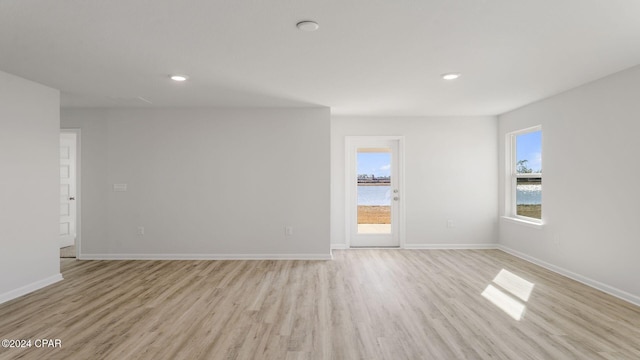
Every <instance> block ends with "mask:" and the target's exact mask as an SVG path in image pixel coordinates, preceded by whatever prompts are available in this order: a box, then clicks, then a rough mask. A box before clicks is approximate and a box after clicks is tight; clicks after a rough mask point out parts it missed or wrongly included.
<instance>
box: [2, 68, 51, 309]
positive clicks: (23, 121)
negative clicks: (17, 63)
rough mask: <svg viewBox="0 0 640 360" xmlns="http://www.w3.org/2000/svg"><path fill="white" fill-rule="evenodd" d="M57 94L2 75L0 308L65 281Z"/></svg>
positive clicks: (45, 88)
mask: <svg viewBox="0 0 640 360" xmlns="http://www.w3.org/2000/svg"><path fill="white" fill-rule="evenodd" d="M59 108H60V94H59V92H58V91H57V90H54V89H51V88H48V87H45V86H42V85H39V84H36V83H34V82H31V81H28V80H24V79H21V78H19V77H16V76H13V75H10V74H7V73H4V72H1V71H0V169H2V173H1V175H0V204H1V205H0V229H1V230H0V248H1V249H2V250H1V251H0V274H1V275H2V276H0V303H1V302H4V301H7V300H10V299H12V298H15V297H18V296H20V295H23V294H25V293H27V292H30V291H33V290H36V289H38V288H40V287H43V286H46V285H49V284H51V283H53V282H56V281H58V280H61V279H62V277H61V276H60V263H59V260H58V258H59V239H58V229H59V225H58V224H59V220H60V203H59V196H60V185H59V182H60V170H59V153H60V150H59V141H60V140H59V139H60V137H59V133H60V130H59V127H60V111H59Z"/></svg>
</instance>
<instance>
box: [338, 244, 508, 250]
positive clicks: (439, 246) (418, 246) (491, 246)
mask: <svg viewBox="0 0 640 360" xmlns="http://www.w3.org/2000/svg"><path fill="white" fill-rule="evenodd" d="M497 248H498V244H405V245H404V247H403V248H402V249H407V250H452V249H467V250H478V249H480V250H482V249H497ZM344 249H350V248H349V247H347V245H346V244H331V250H344ZM359 249H362V248H359ZM389 249H395V248H389Z"/></svg>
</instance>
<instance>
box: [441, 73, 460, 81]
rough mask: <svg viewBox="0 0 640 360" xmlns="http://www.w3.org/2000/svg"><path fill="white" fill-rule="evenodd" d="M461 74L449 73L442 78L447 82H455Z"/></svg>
mask: <svg viewBox="0 0 640 360" xmlns="http://www.w3.org/2000/svg"><path fill="white" fill-rule="evenodd" d="M460 75H462V74H460V73H447V74H442V78H443V79H445V80H455V79H457V78H459V77H460Z"/></svg>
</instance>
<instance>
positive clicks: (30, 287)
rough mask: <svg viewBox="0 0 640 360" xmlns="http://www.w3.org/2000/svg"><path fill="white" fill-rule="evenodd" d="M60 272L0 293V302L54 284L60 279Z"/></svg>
mask: <svg viewBox="0 0 640 360" xmlns="http://www.w3.org/2000/svg"><path fill="white" fill-rule="evenodd" d="M62 279H63V278H62V274H56V275H53V276H49V277H48V278H44V279H42V280H38V281H36V282H33V283H31V284H28V285H25V286H22V287H19V288H17V289H14V290H11V291H8V292H6V293H4V294H0V304H2V303H5V302H7V301H10V300H13V299H16V298H19V297H20V296H22V295H26V294H28V293H31V292H34V291H36V290H39V289H42V288H43V287H46V286H49V285H51V284H55V283H57V282H58V281H60V280H62Z"/></svg>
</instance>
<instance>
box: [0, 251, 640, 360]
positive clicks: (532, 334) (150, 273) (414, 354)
mask: <svg viewBox="0 0 640 360" xmlns="http://www.w3.org/2000/svg"><path fill="white" fill-rule="evenodd" d="M334 257H335V259H334V260H333V261H76V260H73V259H63V262H62V271H63V276H64V278H65V280H64V281H62V282H59V283H57V284H54V285H52V286H49V287H47V288H45V289H42V290H39V291H36V292H34V293H32V294H29V295H26V296H24V297H21V298H19V299H15V300H13V301H11V302H8V303H5V304H2V305H0V338H2V339H5V338H7V339H41V338H47V339H61V341H62V348H61V349H59V348H53V349H50V348H44V349H43V348H34V347H32V348H27V349H6V348H0V359H118V360H122V359H285V360H286V359H393V360H402V359H517V360H520V359H581V360H584V359H640V307H638V306H635V305H632V304H629V303H626V302H624V301H622V300H619V299H616V298H614V297H612V296H610V295H607V294H604V293H602V292H600V291H598V290H595V289H592V288H590V287H587V286H585V285H583V284H580V283H577V282H575V281H572V280H569V279H567V278H565V277H562V276H559V275H557V274H554V273H552V272H550V271H547V270H545V269H543V268H540V267H538V266H535V265H532V264H530V263H528V262H525V261H523V260H520V259H518V258H515V257H513V256H511V255H508V254H506V253H504V252H502V251H499V250H382V249H379V250H370V249H363V250H341V251H334ZM502 270H504V271H502ZM501 271H502V272H501ZM498 274H501V275H500V276H498ZM8 275H10V274H4V275H3V276H8ZM497 276H498V277H497ZM531 287H533V288H531ZM488 288H490V289H491V291H488V290H487V289H488ZM483 293H484V294H485V295H484V296H483V295H482V294H483ZM498 305H499V306H498ZM503 308H504V309H505V310H506V311H505V310H503ZM518 317H521V319H520V320H516V318H518Z"/></svg>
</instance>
